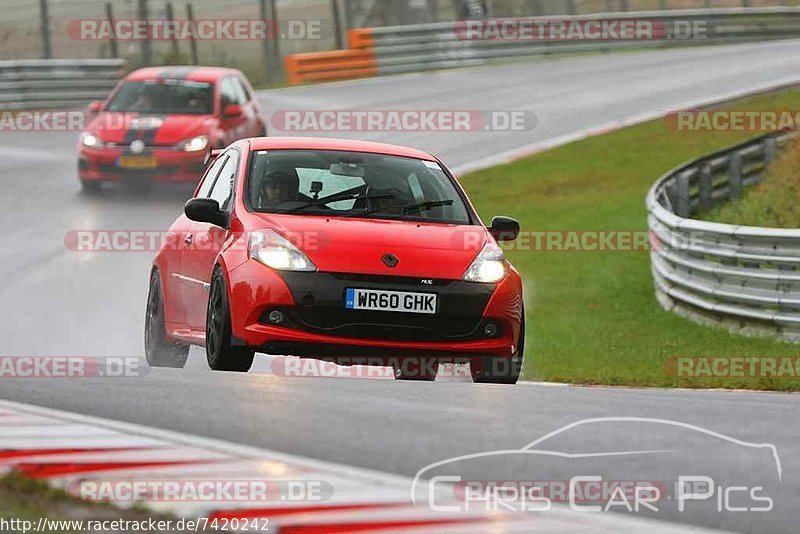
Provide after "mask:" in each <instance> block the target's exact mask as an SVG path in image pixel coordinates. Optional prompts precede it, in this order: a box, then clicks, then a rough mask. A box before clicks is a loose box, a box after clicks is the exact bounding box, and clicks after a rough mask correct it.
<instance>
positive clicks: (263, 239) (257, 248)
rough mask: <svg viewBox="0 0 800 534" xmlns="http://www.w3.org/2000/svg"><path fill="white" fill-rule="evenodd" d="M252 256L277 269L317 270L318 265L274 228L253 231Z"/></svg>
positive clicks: (249, 244) (250, 247)
mask: <svg viewBox="0 0 800 534" xmlns="http://www.w3.org/2000/svg"><path fill="white" fill-rule="evenodd" d="M248 250H249V251H250V258H251V259H254V260H257V261H260V262H261V263H263V264H264V265H266V266H267V267H271V268H273V269H275V270H276V271H316V270H317V266H316V265H314V263H313V262H312V261H311V260H310V259H308V256H306V255H305V254H303V253H302V252H301V251H300V249H298V248H297V247H296V246H294V245H293V244H292V243H291V242H289V241H288V240H287V239H285V238H284V237H283V236H281V235H280V234H278V233H277V232H275V231H273V230H263V231H261V232H252V233H251V234H250V238H249V240H248Z"/></svg>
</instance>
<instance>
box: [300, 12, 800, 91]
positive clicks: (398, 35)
mask: <svg viewBox="0 0 800 534" xmlns="http://www.w3.org/2000/svg"><path fill="white" fill-rule="evenodd" d="M519 20H520V22H519V24H524V22H521V21H536V22H537V23H539V24H548V23H553V22H555V23H558V22H564V21H574V22H588V21H602V20H611V21H615V20H619V21H623V20H628V21H636V20H646V21H652V22H654V23H658V24H659V25H660V26H661V27H662V28H663V27H672V25H674V24H675V23H676V22H678V23H683V24H684V27H685V26H686V25H687V24H688V25H692V24H694V25H697V24H699V25H700V26H695V27H697V28H701V30H700V31H701V34H700V35H696V36H695V37H693V38H691V39H663V38H656V39H652V40H636V41H622V40H616V41H615V40H596V41H589V40H585V41H579V40H574V39H573V40H569V39H564V40H533V39H530V40H524V39H521V40H506V39H476V40H469V39H465V38H463V37H464V35H463V29H464V28H465V26H464V24H465V23H464V22H456V23H452V22H442V23H435V24H417V25H407V26H389V27H381V28H363V29H357V30H351V31H350V34H349V46H350V49H349V50H341V51H334V52H328V53H324V54H329V55H327V56H324V55H321V54H317V53H315V54H293V55H291V56H288V57H287V59H286V70H287V72H288V74H289V81H290V83H293V84H298V83H304V82H313V81H319V80H334V79H348V78H360V77H366V76H374V75H376V74H377V75H382V74H398V73H405V72H419V71H424V70H434V69H443V68H450V67H463V66H473V65H483V64H486V63H488V62H490V61H493V60H507V59H513V58H517V57H531V56H539V55H547V54H563V53H576V52H588V51H595V52H600V51H610V50H614V49H620V48H631V47H636V48H643V47H666V46H676V45H681V46H688V45H703V44H711V43H715V44H719V43H734V42H746V41H761V40H769V39H785V38H792V37H798V36H800V8H798V7H774V8H730V9H692V10H670V11H641V12H625V13H599V14H594V15H584V16H575V17H535V18H532V19H519ZM356 51H362V52H364V53H368V55H364V56H359V55H357V54H355V52H356ZM356 63H357V64H356Z"/></svg>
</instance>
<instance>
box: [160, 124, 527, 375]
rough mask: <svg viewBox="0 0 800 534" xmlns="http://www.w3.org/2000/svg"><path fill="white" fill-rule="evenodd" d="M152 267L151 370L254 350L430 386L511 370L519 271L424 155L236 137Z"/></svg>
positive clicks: (243, 365)
mask: <svg viewBox="0 0 800 534" xmlns="http://www.w3.org/2000/svg"><path fill="white" fill-rule="evenodd" d="M184 211H185V213H184V214H183V215H181V216H180V217H179V218H178V219H177V220H176V221H175V223H174V224H173V225H172V227H171V228H170V230H169V235H170V239H168V240H166V242H165V244H164V246H163V247H162V249H161V251H160V252H159V254H158V256H157V257H156V259H155V262H154V264H153V269H152V271H151V278H150V293H149V297H148V303H147V316H146V325H145V352H146V356H147V361H148V363H150V365H153V366H161V367H183V366H184V364H185V363H186V359H187V354H188V351H189V345H193V344H194V345H205V347H206V355H207V357H208V363H209V365H210V367H211V368H212V369H214V370H224V371H240V372H244V371H247V370H249V369H250V367H251V365H252V363H253V357H254V353H255V352H256V351H258V352H263V353H267V354H276V355H295V356H301V357H310V358H317V359H324V360H330V361H334V362H336V363H340V364H345V365H350V364H365V365H385V366H392V367H394V369H395V374H396V377H397V378H400V379H410V380H432V379H433V378H435V376H436V373H437V369H438V367H437V366H438V364H439V363H441V362H454V361H457V362H469V363H470V365H471V369H472V374H473V379H474V380H475V381H476V382H493V383H504V384H513V383H515V382H516V381H517V379H518V377H519V374H520V369H521V365H522V356H523V353H524V344H525V313H524V307H523V298H522V281H521V278H520V276H519V273H517V271H516V270H515V269H514V268H513V267H512V266H511V265H510V264H509V263H508V261H507V260H506V259H505V257H504V254H503V250H502V249H501V248H500V247H499V246H498V245H497V242H498V241H511V240H514V239H516V238H517V235H518V234H519V223H517V222H516V221H514V220H513V219H509V218H507V217H495V218H494V219H493V221H492V225H491V227H489V228H486V227H485V226H484V225H483V223H482V222H481V221H480V219H479V218H478V216H477V214H476V213H475V210H474V209H473V207H472V206H471V205H470V203H469V201H468V200H467V197H466V195H465V193H464V191H463V190H462V189H461V187H460V186H459V184H458V182H457V181H456V180H455V178H453V176H452V174H451V173H450V172H449V171H448V170H447V168H446V167H445V166H444V165H443V164H442V163H441V161H439V160H438V159H436V158H435V157H433V156H431V155H430V154H427V153H425V152H422V151H419V150H414V149H410V148H402V147H397V146H392V145H385V144H378V143H369V142H362V141H344V140H335V139H309V138H260V139H245V140H242V141H238V142H236V143H234V144H233V145H231V146H230V147H228V148H227V149H225V150H224V152H222V153H221V155H219V156H217V157H216V159H214V160H213V162H212V163H211V164H210V165H209V167H208V170H207V171H206V172H205V175H204V177H203V180H202V181H201V183H200V185H199V186H198V188H197V191H196V192H195V195H194V197H193V198H192V199H190V200H189V201H188V202H187V203H186V206H185V210H184Z"/></svg>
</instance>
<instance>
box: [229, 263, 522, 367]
mask: <svg viewBox="0 0 800 534" xmlns="http://www.w3.org/2000/svg"><path fill="white" fill-rule="evenodd" d="M229 276H230V278H231V279H230V280H229V287H230V288H232V290H231V312H232V313H231V316H232V317H231V318H232V323H233V325H232V326H233V333H234V336H235V337H236V338H238V339H239V340H240V341H241V342H242V343H243V344H246V345H249V346H253V347H258V348H259V351H261V352H265V353H268V354H287V355H296V356H307V357H315V358H331V359H333V358H342V357H352V358H363V357H383V356H385V357H406V356H407V357H417V358H418V357H435V358H442V359H448V358H450V359H459V358H465V357H470V356H478V355H482V356H497V357H502V358H510V357H512V356H513V355H515V354H516V347H517V343H518V339H519V331H520V324H521V320H522V317H521V313H522V309H521V303H522V287H521V282H520V280H519V275H517V273H516V272H515V271H513V270H512V271H510V272H509V275H508V276H507V277H506V278H505V279H503V280H502V281H501V282H500V283H498V284H496V285H495V284H476V283H471V282H462V281H454V280H433V284H432V285H424V286H423V285H420V283H421V281H420V280H419V279H410V278H402V277H389V276H371V275H370V276H368V275H356V274H344V273H319V272H317V273H281V274H280V275H279V274H278V273H276V272H275V271H273V270H271V269H269V268H267V267H265V266H263V265H261V264H260V263H258V262H255V261H247V262H245V263H244V264H242V265H241V266H239V267H237V268H236V269H234V270H232V271H231V272H230V274H229ZM351 287H354V288H364V289H372V288H374V289H385V290H395V291H414V292H420V291H430V292H436V293H437V295H439V297H438V300H439V309H438V310H437V313H436V315H422V314H406V313H397V312H376V311H355V310H346V309H345V308H344V300H345V299H344V293H345V289H346V288H351ZM272 310H280V311H281V312H282V314H283V316H284V320H283V321H281V323H280V324H277V325H276V324H272V323H271V322H270V321H269V312H270V311H272ZM488 323H492V324H493V325H494V326H495V327H496V329H495V331H494V332H493V334H492V335H489V334H487V333H486V330H485V326H486V325H487V324H488Z"/></svg>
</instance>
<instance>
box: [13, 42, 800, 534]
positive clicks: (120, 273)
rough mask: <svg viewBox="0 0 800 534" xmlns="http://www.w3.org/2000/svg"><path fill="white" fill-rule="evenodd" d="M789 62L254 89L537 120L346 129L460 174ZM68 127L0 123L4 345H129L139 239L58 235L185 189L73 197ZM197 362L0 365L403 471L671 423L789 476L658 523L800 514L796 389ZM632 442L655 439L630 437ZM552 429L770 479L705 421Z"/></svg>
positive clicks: (124, 402) (139, 279)
mask: <svg viewBox="0 0 800 534" xmlns="http://www.w3.org/2000/svg"><path fill="white" fill-rule="evenodd" d="M798 72H800V43H799V42H795V41H788V42H775V43H768V44H759V45H750V46H726V47H715V48H707V49H700V48H697V49H689V50H686V49H684V50H670V51H660V52H648V53H636V54H610V55H604V56H587V57H579V58H571V59H561V60H558V61H552V62H542V63H530V64H516V65H504V66H498V67H490V68H479V69H472V70H459V71H450V72H441V73H431V74H423V75H409V76H401V77H395V78H380V79H373V80H364V81H358V82H353V83H346V84H331V85H320V86H313V87H303V88H293V89H286V90H275V91H265V92H261V93H259V98H260V99H261V100H262V102H263V103H264V105H265V108H266V109H267V110H270V111H276V110H304V109H331V108H333V109H339V108H352V109H473V110H528V111H532V112H534V113H535V114H536V115H537V117H538V125H537V127H536V128H535V129H533V130H531V131H528V132H522V133H520V132H505V133H503V132H493V133H490V132H471V133H463V134H453V133H449V134H444V133H404V134H388V133H387V134H378V135H368V134H346V136H347V137H361V138H369V139H374V140H379V141H389V142H394V143H398V144H408V145H412V146H417V147H421V148H425V149H427V150H430V151H432V152H434V153H436V154H438V155H439V156H441V157H442V158H443V159H444V160H445V161H446V162H447V163H448V164H449V165H451V166H453V167H456V168H462V169H463V168H468V167H470V166H474V165H476V164H480V163H481V162H482V161H483V162H486V161H490V160H491V158H496V157H497V156H498V154H503V153H506V152H508V151H515V150H519V149H520V148H521V147H525V146H527V145H531V144H534V143H545V142H548V141H551V140H554V139H559V138H562V139H563V138H568V137H569V136H571V135H575V133H576V132H579V131H582V130H585V129H588V128H594V127H598V126H601V125H604V124H608V123H614V122H620V121H624V120H628V119H631V118H632V117H636V116H640V115H642V114H647V113H649V112H652V111H653V110H654V109H661V108H665V107H675V106H681V105H682V104H683V103H685V102H687V101H701V100H704V99H705V100H710V99H713V98H715V97H717V96H719V95H721V94H729V93H731V92H735V91H744V90H748V89H753V88H755V87H759V86H763V85H764V84H768V83H778V82H779V81H781V80H784V79H786V78H787V77H790V76H793V75H796V73H798ZM273 133H277V132H273ZM340 135H341V134H340ZM76 141H77V134H76V133H47V132H39V133H17V134H14V133H9V132H0V168H2V174H3V180H2V185H0V187H2V195H0V208H2V209H0V213H1V214H2V222H3V244H4V246H3V248H2V252H0V254H2V262H0V280H2V282H1V283H0V295H1V297H2V300H3V302H4V303H5V304H6V306H5V309H6V310H7V312H6V320H5V321H3V322H2V324H0V339H2V340H3V342H2V349H0V352H2V354H4V355H86V356H96V357H104V356H135V357H140V356H141V355H142V337H143V334H142V330H143V319H144V308H145V300H146V290H147V281H148V270H149V264H150V261H151V259H152V253H138V252H137V253H120V252H116V253H83V254H79V253H76V252H72V251H70V250H68V249H67V248H66V247H65V245H64V237H65V235H66V234H67V232H69V231H72V230H80V229H91V230H113V229H125V230H164V229H166V227H167V226H168V225H169V224H170V222H171V221H172V220H173V218H174V217H175V215H176V214H177V213H178V211H179V210H180V208H181V205H182V203H183V201H184V200H185V198H187V196H188V195H189V193H190V191H189V190H187V189H186V188H165V189H161V190H157V191H156V192H154V193H153V194H150V195H147V196H141V197H133V196H131V195H130V194H129V193H128V192H126V191H125V190H123V189H112V190H109V191H108V192H106V193H105V194H103V195H101V196H99V197H83V196H81V195H80V194H79V193H78V183H77V180H76V178H75V172H76V170H75V143H76ZM487 158H489V159H487ZM546 312H547V310H538V311H537V313H546ZM533 320H535V316H534V317H533ZM533 351H534V353H535V351H536V347H535V344H534V345H533ZM202 358H203V355H202V352H201V351H197V350H193V351H192V353H191V354H190V364H189V368H188V369H187V370H184V371H170V370H150V371H149V372H148V373H147V374H145V375H144V376H141V377H136V378H113V379H112V378H102V379H101V378H94V379H58V380H56V379H41V380H33V379H29V380H8V379H4V380H3V381H2V383H0V398H4V399H9V400H14V401H18V402H26V403H32V404H38V405H44V406H49V407H53V408H60V409H64V410H70V411H76V412H80V413H84V414H87V415H94V416H101V417H110V418H113V419H117V420H121V421H128V422H132V423H138V424H144V425H149V426H154V427H160V428H165V429H173V430H176V431H180V432H186V433H190V434H196V435H200V436H206V437H214V438H220V439H225V440H228V441H234V442H237V443H242V444H248V445H254V446H258V447H264V448H268V449H272V450H276V451H281V452H288V453H292V454H299V455H303V456H307V457H311V458H316V459H320V460H326V461H333V462H339V463H344V464H350V465H354V466H358V467H364V468H371V469H379V470H382V471H388V472H392V473H397V474H400V475H403V476H412V477H413V476H414V475H415V474H416V473H417V471H418V470H420V469H422V468H423V467H425V466H426V465H427V464H430V463H432V462H436V461H439V460H443V459H446V458H448V457H453V456H457V455H462V454H470V453H475V452H480V451H487V450H494V449H517V448H520V447H522V446H524V445H526V444H528V443H530V442H532V441H534V440H536V439H538V438H540V437H542V436H544V435H546V434H548V433H550V432H552V431H554V430H556V429H558V428H560V427H562V426H563V425H567V424H569V423H573V422H575V421H577V420H580V419H587V418H596V417H617V416H639V417H649V418H661V419H676V420H680V421H684V422H687V423H691V424H693V425H697V426H701V427H704V428H708V429H711V430H713V431H715V432H719V433H722V434H725V435H729V436H735V437H736V438H738V439H740V440H743V441H747V442H753V443H763V442H770V443H774V445H775V447H776V448H777V450H778V451H780V454H781V460H782V465H783V477H782V482H780V484H779V485H778V488H777V490H776V491H777V495H778V496H777V497H776V499H775V509H774V510H773V511H772V512H770V513H768V514H736V513H717V512H714V511H709V510H708V509H707V508H700V507H698V508H690V509H689V510H687V511H685V512H679V511H678V510H677V509H674V507H673V508H670V509H669V510H666V511H663V512H661V513H659V514H657V516H658V517H659V518H661V519H668V520H670V521H676V522H682V523H691V524H702V525H704V526H708V527H712V528H726V529H731V530H736V531H750V532H761V531H770V532H791V531H793V530H794V528H795V523H796V521H795V518H796V516H793V513H794V514H796V510H795V509H794V508H795V505H796V503H795V500H796V495H797V492H798V491H800V483H799V482H798V480H800V478H798V466H799V465H800V446H798V442H800V440H799V439H798V438H800V435H798V434H800V431H798V430H797V429H796V425H794V424H793V423H794V421H795V419H796V414H797V410H798V407H800V397H797V396H795V395H775V394H758V393H722V392H702V391H692V392H686V391H637V390H610V389H578V388H563V387H548V386H542V385H533V384H523V385H520V386H518V387H516V388H505V387H491V386H486V387H477V386H472V385H466V384H459V383H439V384H433V385H432V384H413V383H400V382H393V381H384V380H337V379H298V378H281V377H277V376H268V375H264V374H259V372H258V371H256V372H253V373H251V374H250V375H245V376H236V375H231V374H227V373H216V374H213V373H211V372H209V371H207V368H206V367H205V362H204V361H203V360H202ZM259 365H260V367H259V368H260V369H262V370H264V369H267V368H269V367H270V364H269V361H268V360H266V359H263V358H262V361H261V362H260V364H259ZM643 437H647V438H648V439H655V440H656V441H657V442H658V443H655V444H654V443H652V442H651V443H649V444H643V443H640V441H641V439H643ZM559 439H560V440H561V441H560V442H559V443H558V446H560V447H562V450H564V449H569V448H571V447H572V448H578V449H581V448H586V447H590V448H594V450H597V449H598V448H599V449H601V450H612V451H613V450H631V449H632V448H635V447H639V446H646V447H648V448H652V447H657V448H658V449H659V450H660V449H669V450H670V451H679V450H681V451H683V453H680V452H674V454H672V455H668V456H667V457H663V458H662V457H659V458H657V459H650V460H649V462H650V463H648V460H646V459H644V458H642V459H641V460H637V461H635V462H631V463H630V464H628V467H630V466H634V467H641V470H640V471H639V472H647V473H648V475H649V476H651V477H653V476H656V477H660V479H662V480H664V481H668V480H670V479H671V478H673V477H674V474H675V473H677V472H681V469H682V466H684V465H685V462H686V461H687V458H693V459H703V460H704V462H705V463H704V465H705V466H706V467H707V471H708V472H713V473H714V476H715V479H717V480H719V481H721V482H725V481H726V480H732V478H731V477H733V476H734V474H736V475H737V477H738V478H737V479H736V480H741V479H742V478H743V479H745V480H747V481H749V482H752V483H753V484H755V483H757V482H758V481H760V480H761V478H762V477H764V476H774V475H773V473H774V467H772V464H770V463H769V459H767V460H764V459H763V458H760V457H759V458H749V457H747V456H742V455H740V454H738V453H736V452H731V453H730V454H721V453H720V452H719V451H720V447H719V443H717V442H715V441H713V440H709V439H706V437H704V435H698V436H693V437H687V438H685V439H683V438H681V439H678V436H677V434H675V429H674V428H671V427H664V426H658V425H655V426H654V424H648V423H638V424H637V425H633V426H631V425H623V426H615V425H610V426H608V428H606V429H605V430H603V431H598V430H596V429H595V430H592V431H587V429H582V430H581V429H579V431H577V432H572V433H570V434H569V435H563V436H561V437H560V438H559ZM679 445H680V446H682V447H683V448H681V447H679ZM554 446H555V445H554ZM686 447H688V448H686ZM687 455H688V456H687ZM529 467H530V468H531V471H530V477H532V478H535V479H537V480H554V479H557V478H558V477H559V476H563V474H562V468H563V465H560V464H559V463H558V462H556V461H555V460H544V461H538V462H536V463H535V465H534V466H529ZM525 469H526V467H525V466H520V465H517V464H514V463H513V462H512V463H509V462H506V461H504V460H503V459H498V460H497V461H494V462H492V461H489V462H487V463H485V464H482V465H478V466H475V467H474V468H473V469H472V470H471V471H470V472H469V473H468V474H467V476H470V477H473V478H477V479H490V478H491V479H502V478H504V477H511V476H519V474H520V473H525V472H527V471H525ZM587 469H588V470H589V471H591V472H592V474H600V475H603V476H604V477H605V478H610V479H614V478H615V477H616V478H618V479H619V478H620V477H621V476H622V475H621V474H620V473H621V471H619V470H617V469H616V468H615V467H614V465H613V463H612V462H607V461H604V462H599V463H595V464H592V465H591V466H589V467H587ZM645 470H646V471H645ZM717 475H718V478H716V477H717ZM626 476H629V477H630V476H636V474H635V473H631V472H627V475H626ZM772 482H774V481H772Z"/></svg>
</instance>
